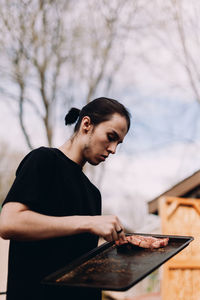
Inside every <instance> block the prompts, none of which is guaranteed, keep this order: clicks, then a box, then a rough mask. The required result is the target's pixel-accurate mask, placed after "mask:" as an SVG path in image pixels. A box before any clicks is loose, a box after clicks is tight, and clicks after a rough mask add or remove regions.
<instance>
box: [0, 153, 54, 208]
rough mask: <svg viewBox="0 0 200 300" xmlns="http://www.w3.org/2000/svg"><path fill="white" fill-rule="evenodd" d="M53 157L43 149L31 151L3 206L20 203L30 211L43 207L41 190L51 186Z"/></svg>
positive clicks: (19, 169)
mask: <svg viewBox="0 0 200 300" xmlns="http://www.w3.org/2000/svg"><path fill="white" fill-rule="evenodd" d="M51 163H52V162H51V157H50V156H49V154H48V153H46V151H43V150H42V149H41V148H38V149H35V150H33V151H31V152H30V153H29V154H28V155H27V156H25V158H24V159H23V160H22V161H21V163H20V164H19V167H18V169H17V171H16V178H15V180H14V182H13V185H12V187H11V189H10V191H9V192H8V195H7V197H6V199H5V200H4V202H3V205H4V204H5V203H8V202H20V203H23V204H25V205H27V206H28V207H29V208H30V209H33V210H36V211H37V210H38V209H39V208H40V207H41V205H42V204H41V199H40V191H41V188H42V187H43V188H45V186H48V185H49V181H50V177H51V172H49V169H50V166H51Z"/></svg>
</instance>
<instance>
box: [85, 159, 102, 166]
mask: <svg viewBox="0 0 200 300" xmlns="http://www.w3.org/2000/svg"><path fill="white" fill-rule="evenodd" d="M101 162H102V161H99V160H95V161H94V160H88V163H89V164H90V165H92V166H98V165H99V164H100V163H101Z"/></svg>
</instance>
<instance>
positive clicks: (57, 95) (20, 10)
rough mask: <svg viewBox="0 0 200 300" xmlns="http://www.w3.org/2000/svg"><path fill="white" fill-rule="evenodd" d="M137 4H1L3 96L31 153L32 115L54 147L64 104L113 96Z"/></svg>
mask: <svg viewBox="0 0 200 300" xmlns="http://www.w3.org/2000/svg"><path fill="white" fill-rule="evenodd" d="M137 2H138V1H137V0H134V1H130V0H129V1H125V2H124V1H120V0H115V1H111V2H108V1H97V0H95V1H91V0H89V1H86V2H82V1H77V2H76V3H74V2H73V1H70V0H67V1H64V0H63V1H51V0H43V1H42V0H36V1H35V0H24V1H20V2H18V1H11V0H8V1H6V0H3V1H2V4H1V7H0V32H1V38H0V49H1V54H0V55H1V57H2V58H4V59H2V60H1V64H0V72H1V74H2V77H3V78H4V80H7V81H6V82H7V84H9V89H6V85H4V84H2V85H1V86H0V92H2V93H3V94H4V95H6V96H7V97H8V98H9V99H14V100H15V102H16V103H17V105H18V116H19V123H20V126H21V129H22V131H23V134H24V136H25V139H26V142H27V145H28V146H29V148H31V149H32V148H34V145H33V142H32V140H31V134H30V130H29V122H28V120H27V116H28V113H30V111H31V112H32V113H33V114H34V115H35V116H36V117H37V119H38V121H39V122H41V124H42V125H43V128H44V134H45V135H46V140H47V144H48V145H49V146H51V145H52V142H53V134H54V132H53V131H54V128H53V124H54V126H55V122H56V120H57V118H58V110H59V108H60V107H61V106H62V105H67V104H68V105H69V104H71V103H72V102H74V101H75V99H76V98H77V97H78V98H80V97H81V99H84V101H85V102H89V101H90V100H91V99H92V98H93V97H94V96H96V95H98V93H100V92H101V94H102V93H104V95H105V94H106V95H108V94H109V90H110V88H111V86H112V83H113V80H114V78H115V76H116V74H117V73H118V72H119V70H120V67H121V66H122V64H123V58H124V56H125V44H126V41H127V38H128V29H127V24H129V25H130V26H131V23H132V21H133V19H134V15H135V14H136V9H135V7H136V4H137ZM133 4H135V5H133ZM13 24H15V26H13ZM10 86H11V87H12V88H11V89H10ZM30 109H31V110H30Z"/></svg>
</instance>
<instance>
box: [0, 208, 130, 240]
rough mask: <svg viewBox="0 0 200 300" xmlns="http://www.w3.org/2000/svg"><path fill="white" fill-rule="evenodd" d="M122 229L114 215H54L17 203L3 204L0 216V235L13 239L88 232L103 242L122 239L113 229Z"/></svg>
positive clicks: (30, 238)
mask: <svg viewBox="0 0 200 300" xmlns="http://www.w3.org/2000/svg"><path fill="white" fill-rule="evenodd" d="M120 228H123V226H122V224H121V223H120V221H119V219H118V218H117V217H116V216H66V217H54V216H47V215H43V214H39V213H37V212H34V211H32V210H30V209H29V207H28V206H26V205H24V204H22V203H19V202H8V203H6V204H5V205H4V206H3V208H2V211H1V216H0V236H1V237H2V238H4V239H13V240H23V241H24V240H27V241H28V240H29V241H31V240H43V239H48V238H55V237H60V236H68V235H74V234H79V233H84V232H90V233H93V234H96V235H99V236H102V237H103V238H104V239H106V240H107V241H112V240H118V239H119V238H122V239H124V238H125V236H124V233H123V232H122V233H121V234H120V235H119V236H118V235H117V234H116V231H119V230H120Z"/></svg>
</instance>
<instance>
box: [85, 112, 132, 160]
mask: <svg viewBox="0 0 200 300" xmlns="http://www.w3.org/2000/svg"><path fill="white" fill-rule="evenodd" d="M127 130H128V128H127V121H126V119H125V117H122V116H121V115H119V114H117V113H116V114H113V116H112V117H111V119H110V120H109V121H105V122H102V123H100V124H99V125H97V126H92V128H91V131H90V132H89V134H88V140H87V142H86V144H85V145H84V149H83V155H84V159H85V160H86V161H88V162H89V163H90V164H92V165H98V164H99V163H100V162H102V161H105V159H106V158H107V157H108V155H109V154H110V153H111V154H114V153H115V151H116V148H117V145H118V144H119V143H122V142H123V139H124V137H125V135H126V133H127Z"/></svg>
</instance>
